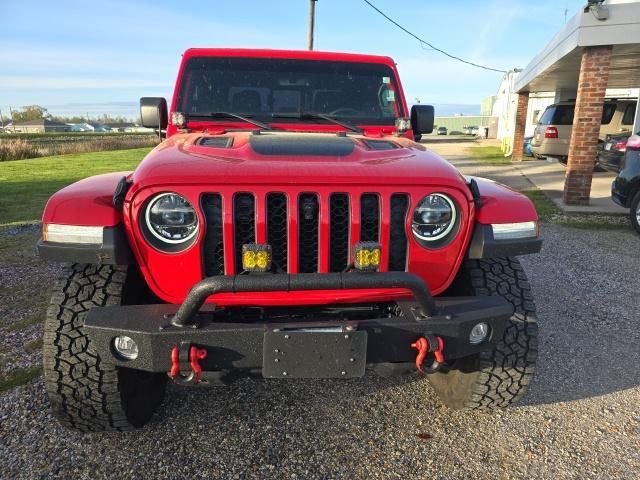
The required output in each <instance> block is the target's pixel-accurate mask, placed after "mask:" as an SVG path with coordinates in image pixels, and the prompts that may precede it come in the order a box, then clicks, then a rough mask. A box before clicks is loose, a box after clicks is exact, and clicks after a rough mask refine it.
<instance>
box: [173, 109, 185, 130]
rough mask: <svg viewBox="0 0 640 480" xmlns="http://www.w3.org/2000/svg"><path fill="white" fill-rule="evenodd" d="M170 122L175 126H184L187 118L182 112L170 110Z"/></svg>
mask: <svg viewBox="0 0 640 480" xmlns="http://www.w3.org/2000/svg"><path fill="white" fill-rule="evenodd" d="M171 123H173V124H174V125H175V126H176V127H184V126H185V125H186V124H187V118H186V117H185V115H184V113H183V112H171Z"/></svg>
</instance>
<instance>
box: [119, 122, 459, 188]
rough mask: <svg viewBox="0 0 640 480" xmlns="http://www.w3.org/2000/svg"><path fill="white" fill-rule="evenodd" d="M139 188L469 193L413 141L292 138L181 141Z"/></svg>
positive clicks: (154, 160) (265, 135)
mask: <svg viewBox="0 0 640 480" xmlns="http://www.w3.org/2000/svg"><path fill="white" fill-rule="evenodd" d="M132 180H133V182H134V184H135V185H136V187H137V188H145V187H153V186H165V185H180V184H245V185H246V184H263V185H264V184H278V185H286V184H300V185H320V184H324V185H327V184H332V185H333V184H366V185H429V184H435V185H440V186H443V187H444V186H449V187H453V188H459V189H462V188H463V185H464V183H465V179H464V177H463V176H462V175H461V174H460V173H459V172H458V171H457V170H456V169H455V168H454V167H453V166H452V165H451V164H449V163H448V162H447V161H446V160H444V159H443V158H441V157H440V156H438V155H436V154H435V153H433V152H431V151H429V150H427V149H426V148H425V147H424V146H423V145H420V144H417V143H415V142H412V141H411V140H409V139H406V138H401V137H393V136H385V137H368V136H363V135H347V136H340V135H336V134H324V133H289V132H261V133H259V134H256V133H250V132H235V133H226V134H220V135H210V134H207V133H191V134H182V135H174V136H172V137H171V138H170V139H168V140H166V141H165V142H163V143H162V144H160V145H159V146H158V147H156V148H155V149H154V150H153V151H152V152H151V153H149V155H147V157H146V158H145V159H144V160H143V161H142V163H141V164H140V165H139V166H138V168H137V169H136V171H135V172H134V174H133V178H132ZM465 190H466V189H465Z"/></svg>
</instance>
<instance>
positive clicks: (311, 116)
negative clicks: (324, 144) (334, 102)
mask: <svg viewBox="0 0 640 480" xmlns="http://www.w3.org/2000/svg"><path fill="white" fill-rule="evenodd" d="M271 116H272V117H273V118H296V119H298V120H326V121H327V122H331V123H335V124H336V125H340V126H341V127H343V128H346V129H347V130H351V131H352V132H355V133H363V132H362V130H360V129H359V128H358V127H356V126H355V125H351V124H350V123H347V122H344V121H341V120H338V119H337V118H335V117H332V116H330V115H327V114H324V113H305V112H300V113H296V112H292V113H274V114H272V115H271Z"/></svg>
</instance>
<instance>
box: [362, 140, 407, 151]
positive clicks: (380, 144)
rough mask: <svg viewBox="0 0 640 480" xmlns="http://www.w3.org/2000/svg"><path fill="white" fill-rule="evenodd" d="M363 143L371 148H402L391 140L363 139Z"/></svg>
mask: <svg viewBox="0 0 640 480" xmlns="http://www.w3.org/2000/svg"><path fill="white" fill-rule="evenodd" d="M362 143H364V144H365V145H366V146H367V147H368V148H370V149H371V150H395V149H396V148H400V146H399V145H398V144H396V143H393V142H390V141H389V140H362Z"/></svg>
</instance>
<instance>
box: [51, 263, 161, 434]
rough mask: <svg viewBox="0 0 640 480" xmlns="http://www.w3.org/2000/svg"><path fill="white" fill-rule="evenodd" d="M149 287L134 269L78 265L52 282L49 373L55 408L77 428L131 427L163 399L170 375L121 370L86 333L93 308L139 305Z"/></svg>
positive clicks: (145, 419)
mask: <svg viewBox="0 0 640 480" xmlns="http://www.w3.org/2000/svg"><path fill="white" fill-rule="evenodd" d="M143 291H144V284H143V283H141V278H140V274H139V273H138V272H137V270H136V269H134V268H133V267H122V266H111V265H103V266H97V265H80V264H75V265H72V266H71V267H69V268H67V269H65V273H64V274H63V276H62V277H61V278H60V279H58V280H57V281H56V283H55V284H54V286H53V294H52V297H51V303H50V305H49V308H48V310H47V318H46V320H45V332H44V347H43V359H44V376H45V380H46V386H47V392H48V394H49V400H50V402H51V406H52V409H53V412H54V413H55V415H56V416H57V417H58V419H59V420H60V422H61V423H62V424H63V425H65V426H68V427H71V428H75V429H77V430H80V431H83V432H87V431H106V430H120V431H122V430H131V429H133V428H139V427H141V426H143V425H144V424H145V423H147V422H148V421H149V419H150V418H151V416H152V415H153V414H154V412H155V411H156V409H157V408H158V407H159V406H160V404H161V403H162V400H163V398H164V390H165V385H166V380H167V376H166V375H164V374H152V373H147V372H140V371H136V370H129V369H119V368H116V367H114V366H112V365H109V364H108V363H106V362H103V361H102V359H101V358H100V357H99V356H98V355H97V353H96V351H95V349H94V348H93V346H92V345H91V341H90V340H89V338H88V337H87V335H86V333H85V332H84V328H83V327H84V320H85V318H86V315H87V312H88V311H89V309H90V308H92V307H94V306H108V305H120V304H127V303H135V302H137V301H138V300H139V296H140V295H141V294H142V293H141V292H143Z"/></svg>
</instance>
